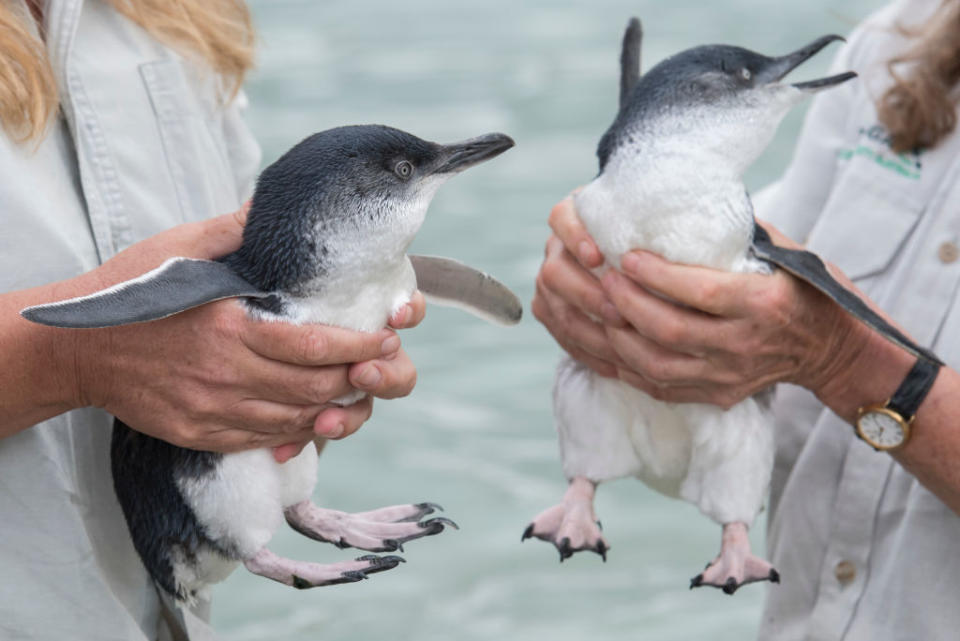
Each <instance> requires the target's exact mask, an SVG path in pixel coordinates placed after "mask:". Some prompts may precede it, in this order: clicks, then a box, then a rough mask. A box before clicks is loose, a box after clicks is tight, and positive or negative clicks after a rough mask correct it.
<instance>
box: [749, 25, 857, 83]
mask: <svg viewBox="0 0 960 641" xmlns="http://www.w3.org/2000/svg"><path fill="white" fill-rule="evenodd" d="M837 40H839V41H841V42H846V41H845V40H844V39H843V37H841V36H837V35H829V36H822V37H820V38H817V39H816V40H814V41H813V42H811V43H810V44H808V45H807V46H805V47H801V48H799V49H797V50H796V51H794V52H793V53H788V54H787V55H785V56H780V57H779V58H770V59H769V60H770V62H769V64H767V66H765V67H764V68H763V69H760V70H758V71H757V73H756V82H757V84H758V85H763V84H770V83H774V82H777V81H779V80H782V79H783V77H784V76H786V75H787V74H788V73H790V72H791V71H793V70H794V69H796V68H797V67H799V66H800V65H802V64H803V63H804V62H806V61H807V60H809V59H810V58H812V57H813V56H815V55H816V54H817V53H818V52H819V51H820V50H821V49H823V48H824V47H826V46H827V45H828V44H830V43H831V42H835V41H837ZM856 75H857V74H856V73H854V72H853V71H847V72H844V73H840V74H837V75H835V76H828V77H826V78H818V79H816V80H808V81H806V82H797V83H794V84H793V85H792V86H793V87H795V88H797V89H801V90H805V91H819V90H820V89H825V88H827V87H832V86H834V85H838V84H840V83H842V82H846V81H847V80H850V79H851V78H855V77H856Z"/></svg>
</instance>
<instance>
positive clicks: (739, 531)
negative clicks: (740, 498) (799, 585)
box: [690, 523, 780, 594]
mask: <svg viewBox="0 0 960 641" xmlns="http://www.w3.org/2000/svg"><path fill="white" fill-rule="evenodd" d="M756 581H770V582H771V583H780V574H779V573H778V572H777V571H776V570H775V569H773V566H772V565H770V564H769V563H767V562H766V561H764V560H763V559H761V558H760V557H757V556H754V555H753V554H752V553H751V552H750V539H749V538H748V537H747V526H746V524H744V523H727V524H726V525H724V526H723V539H722V542H721V546H720V556H718V557H717V558H716V559H714V560H713V562H712V563H710V564H709V565H707V568H706V569H705V570H704V571H703V572H701V573H700V574H698V575H697V576H695V577H693V578H692V579H690V589H691V590H692V589H693V588H698V587H700V586H701V585H710V586H713V587H715V588H720V589H721V590H723V591H724V592H725V593H726V594H733V593H734V592H736V591H737V589H738V588H739V587H740V586H742V585H746V584H747V583H754V582H756Z"/></svg>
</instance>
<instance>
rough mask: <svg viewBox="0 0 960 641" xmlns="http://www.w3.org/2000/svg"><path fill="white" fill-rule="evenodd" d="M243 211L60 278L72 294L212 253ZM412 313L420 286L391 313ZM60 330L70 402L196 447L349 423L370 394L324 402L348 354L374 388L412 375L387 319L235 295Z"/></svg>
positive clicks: (226, 446) (344, 375) (300, 438)
mask: <svg viewBox="0 0 960 641" xmlns="http://www.w3.org/2000/svg"><path fill="white" fill-rule="evenodd" d="M242 223H243V212H242V211H241V212H238V213H237V214H234V215H227V216H221V217H219V218H216V219H211V220H209V221H204V222H201V223H190V224H187V225H181V226H178V227H176V228H173V229H171V230H169V231H167V232H164V233H163V234H159V235H157V236H154V237H152V238H150V239H147V240H145V241H143V242H142V243H138V244H137V245H135V246H133V247H131V248H129V249H128V250H126V251H124V252H121V253H120V254H118V255H117V256H116V257H115V258H114V259H112V260H110V261H108V262H107V263H105V264H104V265H103V266H102V267H101V268H99V269H97V270H94V271H93V272H90V273H88V274H85V275H84V276H82V277H80V278H78V279H74V281H68V283H69V285H64V286H63V287H61V289H63V288H64V287H66V288H68V289H70V290H72V291H70V295H72V296H75V295H81V294H84V293H89V292H90V291H94V290H96V289H100V288H102V287H104V286H107V285H110V284H114V283H116V282H120V281H123V280H126V279H128V278H130V277H133V276H136V275H138V274H141V273H144V272H146V271H148V270H149V269H151V268H153V267H155V266H157V265H158V264H160V263H161V262H162V261H163V260H164V259H166V258H168V257H170V256H175V255H178V256H190V257H195V258H208V259H211V258H216V257H218V256H221V255H223V254H226V253H228V252H230V251H233V250H234V249H236V248H237V247H239V244H240V239H241V234H242ZM84 290H86V291H84ZM422 316H423V303H422V297H421V298H419V299H416V298H415V299H414V301H412V306H411V311H409V312H407V313H406V314H405V318H404V319H402V320H401V321H400V322H399V325H400V326H407V325H411V324H415V323H416V322H418V321H419V319H420V318H422ZM61 339H62V340H63V341H64V342H66V343H68V347H69V349H70V350H72V351H68V353H72V354H74V357H73V362H74V363H75V370H76V375H75V376H74V388H73V390H72V394H73V405H74V406H84V405H97V406H100V407H103V408H105V409H107V410H108V411H110V412H111V413H112V414H114V415H115V416H117V417H119V418H120V419H121V420H123V421H124V422H126V423H128V424H130V425H131V426H133V427H135V428H136V429H139V430H141V431H143V432H145V433H148V434H151V435H153V436H156V437H158V438H162V439H164V440H167V441H170V442H172V443H174V444H177V445H181V446H184V447H191V448H196V449H207V450H215V451H224V452H226V451H234V450H239V449H246V448H250V447H265V446H266V447H269V446H277V445H284V444H290V443H297V444H300V446H301V447H302V444H303V443H305V442H307V441H309V440H310V439H312V438H313V436H314V434H315V433H318V432H322V433H327V434H329V433H331V432H333V433H334V434H336V433H337V431H338V430H339V437H343V436H346V435H348V434H350V433H353V432H354V431H356V429H357V428H358V427H359V426H360V425H361V424H362V423H363V421H365V420H366V418H367V417H369V414H370V411H371V402H370V401H361V402H360V403H358V404H356V405H354V406H351V407H347V408H339V407H336V408H329V407H328V406H327V403H328V402H329V401H330V400H331V399H335V398H337V397H339V396H342V395H344V394H346V393H347V392H349V391H351V390H352V389H353V387H354V385H353V384H352V383H351V380H350V373H351V370H352V368H353V367H356V366H352V365H351V364H352V363H358V362H359V363H367V364H369V365H371V366H372V367H373V368H374V369H375V370H376V371H377V372H378V373H379V374H380V376H379V380H377V381H373V382H367V384H359V385H358V387H360V388H362V389H364V390H365V391H368V392H370V393H371V394H373V395H377V396H384V397H393V396H398V395H402V394H405V393H408V392H409V390H410V389H411V388H412V386H413V383H414V382H415V380H416V374H415V371H414V369H413V366H412V364H410V362H409V359H408V358H407V357H406V355H405V354H403V352H402V350H401V349H400V340H399V337H397V336H396V334H395V333H394V332H393V331H391V330H389V329H385V330H383V331H381V332H377V333H370V334H365V333H360V332H354V331H350V330H344V329H340V328H334V327H325V326H316V325H313V326H302V327H298V326H293V325H287V324H282V323H266V322H258V321H255V320H253V319H251V318H249V317H248V316H247V314H246V312H245V310H244V308H243V306H242V305H240V304H239V303H238V302H237V301H219V302H216V303H211V304H208V305H204V306H202V307H199V308H196V309H193V310H189V311H187V312H183V313H181V314H177V315H175V316H172V317H170V318H167V319H163V320H159V321H154V322H151V323H145V324H136V325H129V326H123V327H116V328H108V329H102V330H89V331H82V332H78V331H67V332H62V333H61ZM357 369H358V370H359V369H360V368H357ZM364 382H365V381H359V380H358V381H357V383H364ZM340 426H342V428H341V427H340ZM297 451H299V448H298V449H297Z"/></svg>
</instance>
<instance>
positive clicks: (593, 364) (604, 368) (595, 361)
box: [554, 337, 617, 378]
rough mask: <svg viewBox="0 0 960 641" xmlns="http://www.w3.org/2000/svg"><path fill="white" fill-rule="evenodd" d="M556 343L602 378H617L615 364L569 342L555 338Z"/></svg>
mask: <svg viewBox="0 0 960 641" xmlns="http://www.w3.org/2000/svg"><path fill="white" fill-rule="evenodd" d="M554 338H556V337H554ZM557 344H558V345H560V347H562V348H563V350H564V351H565V352H567V353H568V354H570V356H571V357H572V358H573V359H574V360H576V361H579V362H580V363H583V364H584V365H586V366H587V367H589V368H590V369H592V370H593V371H594V372H596V373H597V374H599V375H600V376H603V377H604V378H617V366H616V365H614V364H613V363H610V362H608V361H605V360H603V359H600V358H597V357H596V356H594V355H593V354H590V353H589V352H586V351H584V350H582V349H580V348H579V347H577V346H576V345H573V344H571V343H566V344H565V343H564V342H563V341H561V340H560V339H557Z"/></svg>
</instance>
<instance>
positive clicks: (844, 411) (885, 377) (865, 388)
mask: <svg viewBox="0 0 960 641" xmlns="http://www.w3.org/2000/svg"><path fill="white" fill-rule="evenodd" d="M857 325H859V326H860V327H858V328H857V329H856V330H855V331H854V332H852V333H851V334H852V335H851V336H850V337H849V338H848V340H846V341H845V343H844V345H842V346H839V347H838V349H837V353H836V354H835V355H834V356H833V357H832V358H831V365H830V375H829V376H827V377H824V378H823V379H821V380H820V381H818V383H817V384H816V385H815V386H813V387H810V389H811V391H813V393H814V394H816V396H817V398H818V399H819V400H820V402H822V403H823V404H824V405H826V406H827V407H829V408H830V409H831V410H833V411H834V413H836V414H837V415H838V416H840V417H841V418H843V419H844V420H845V421H847V422H848V423H851V424H853V423H855V422H856V419H857V414H858V410H859V409H860V408H861V407H865V406H867V405H873V404H877V403H883V402H885V401H886V400H888V399H889V398H890V397H891V396H892V395H893V393H894V392H895V391H896V390H897V387H898V386H899V385H900V383H901V382H902V381H903V379H904V377H905V376H906V375H907V373H908V372H909V371H910V368H911V367H912V366H913V364H914V362H915V361H916V357H914V356H913V355H912V354H910V353H909V352H907V351H905V350H904V349H902V348H901V347H898V346H897V345H894V344H893V343H891V342H890V341H888V340H887V339H886V338H884V337H883V336H881V335H879V334H878V333H876V332H874V331H873V330H871V329H870V328H868V327H866V326H864V325H862V324H860V323H857Z"/></svg>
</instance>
